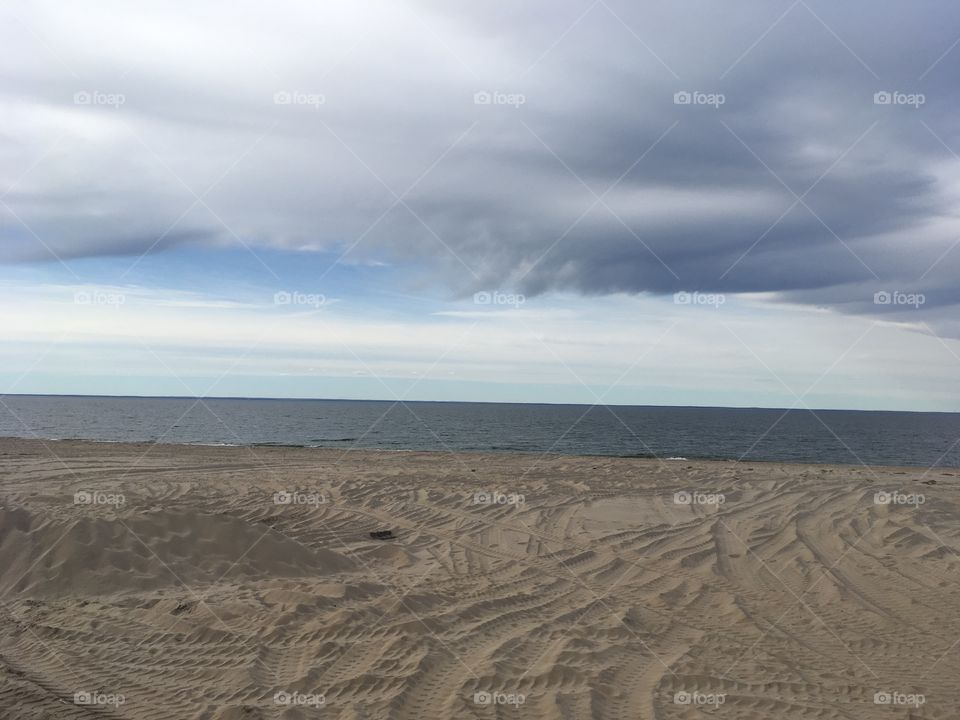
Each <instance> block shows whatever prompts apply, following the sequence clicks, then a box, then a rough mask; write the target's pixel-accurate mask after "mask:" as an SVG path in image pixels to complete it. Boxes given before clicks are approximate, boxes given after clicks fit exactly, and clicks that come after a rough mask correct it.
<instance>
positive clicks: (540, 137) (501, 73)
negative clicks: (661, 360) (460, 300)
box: [0, 0, 960, 327]
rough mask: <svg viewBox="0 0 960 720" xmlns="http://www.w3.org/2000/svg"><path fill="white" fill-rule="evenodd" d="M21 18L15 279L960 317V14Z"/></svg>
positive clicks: (586, 7) (53, 14) (402, 10)
mask: <svg viewBox="0 0 960 720" xmlns="http://www.w3.org/2000/svg"><path fill="white" fill-rule="evenodd" d="M10 12H11V13H14V15H15V16H14V17H11V18H8V19H10V22H9V23H5V28H6V29H5V30H4V31H3V32H4V35H5V37H4V40H5V46H6V47H7V48H8V53H9V54H10V55H11V56H12V57H14V58H16V62H14V63H11V64H10V66H9V67H7V68H6V69H5V70H4V71H3V75H2V84H0V88H2V93H3V95H2V102H3V103H4V104H5V105H6V106H7V109H8V110H9V111H10V112H9V114H7V115H5V117H7V118H9V120H5V121H4V127H3V133H2V137H0V152H2V155H3V159H4V175H3V179H4V180H5V182H6V185H7V186H12V187H11V189H10V190H9V192H8V194H7V195H6V196H5V198H4V202H5V203H6V204H7V206H8V207H9V210H8V209H7V208H4V207H3V206H0V212H3V213H4V224H3V233H4V234H3V239H2V242H3V246H4V247H3V257H4V258H7V259H12V260H24V259H48V258H49V257H50V253H51V252H52V253H56V254H58V255H60V256H61V257H63V258H70V257H76V256H83V255H96V254H124V253H126V254H130V255H139V254H141V253H143V252H155V251H159V250H163V249H166V248H168V247H170V246H171V245H175V244H183V243H210V242H239V241H243V242H245V243H249V244H251V245H254V246H259V245H264V246H280V247H292V248H315V249H318V250H319V249H331V248H332V249H338V250H341V251H345V252H347V253H348V257H350V258H354V259H362V258H367V257H372V258H380V257H385V256H388V257H390V258H391V259H393V260H397V261H400V262H403V263H408V264H409V265H410V266H411V267H414V268H419V269H421V270H422V271H423V272H424V273H425V274H429V275H430V277H432V278H434V279H435V280H436V279H438V278H439V280H438V281H439V282H442V283H444V284H445V285H446V286H448V287H450V288H451V291H453V292H472V291H473V290H474V289H478V288H489V287H493V286H497V287H503V288H515V289H518V290H520V291H522V292H526V293H528V294H534V293H540V292H547V291H551V290H575V291H577V292H581V293H584V294H603V293H612V292H645V291H650V292H657V293H669V292H674V291H677V290H681V289H699V290H704V291H722V292H767V293H774V294H777V295H779V296H780V297H782V298H784V299H787V300H793V301H798V302H803V303H810V304H815V305H824V306H828V307H833V308H838V309H841V310H844V311H849V312H867V313H878V314H883V313H886V314H889V313H905V310H904V309H902V308H899V307H896V306H884V305H882V304H875V303H874V302H873V301H872V298H873V294H874V293H875V292H881V291H884V290H891V291H892V290H902V291H904V292H907V291H915V292H920V291H922V290H924V289H925V290H926V303H925V305H924V307H923V308H922V310H921V312H922V313H925V314H926V315H925V317H929V318H931V320H932V321H934V322H936V323H937V324H938V327H946V322H945V318H946V312H945V311H944V310H942V309H943V308H947V307H949V306H950V305H953V304H955V303H956V302H957V300H958V292H960V290H958V286H957V283H956V282H955V278H956V277H957V270H958V259H957V252H960V251H956V252H952V251H950V250H949V249H950V247H951V246H952V244H953V243H954V242H955V241H956V239H957V238H958V237H960V223H958V222H957V220H956V211H955V208H956V207H957V195H958V191H960V172H958V168H960V160H958V159H957V157H956V156H954V155H953V152H952V150H951V149H950V148H953V149H957V148H960V135H958V131H957V129H956V126H955V124H954V123H953V122H952V118H953V117H955V115H956V111H957V110H958V109H960V108H958V105H960V103H958V97H957V92H956V90H955V87H954V86H953V82H952V80H953V77H954V74H955V73H954V72H953V69H954V68H955V67H956V62H957V61H958V60H960V48H958V49H956V50H955V51H952V52H947V51H948V50H949V48H950V47H951V45H952V43H954V41H955V40H956V39H957V37H958V36H960V8H958V7H956V6H955V5H954V4H951V3H947V2H934V3H928V4H924V5H923V6H907V5H902V4H897V5H888V6H878V5H877V4H876V3H868V2H853V3H844V4H842V5H837V4H835V3H826V2H822V1H813V0H811V1H810V2H806V3H804V2H801V3H794V4H792V5H791V4H790V3H786V2H784V3H770V2H765V1H764V2H760V1H759V0H757V1H756V2H746V3H738V4H736V5H733V6H731V5H730V4H726V3H717V2H712V3H683V4H678V3H667V2H663V3H652V4H651V3H644V4H643V5H642V6H635V4H633V3H620V2H609V3H606V4H605V3H598V4H595V5H590V4H589V3H570V2H563V3H543V4H536V3H535V4H532V5H531V4H522V5H518V4H516V3H485V4H482V5H475V6H470V7H469V8H465V9H464V8H460V9H457V10H456V11H454V10H452V9H451V8H450V6H449V5H447V4H445V3H442V4H441V3H434V2H421V3H416V4H394V5H391V6H389V7H386V6H382V5H375V4H366V3H360V4H357V5H354V6H352V7H350V8H338V9H328V10H321V9H317V10H315V11H311V13H308V14H304V10H303V9H302V8H298V7H293V6H291V7H284V6H282V5H281V6H279V7H277V8H273V9H271V11H270V13H269V15H267V14H264V11H263V10H262V9H258V7H257V6H253V5H251V6H249V7H247V6H244V5H243V4H240V5H238V6H237V8H236V12H233V11H231V13H230V15H229V17H225V18H221V17H219V15H218V13H217V8H216V6H214V5H210V6H208V5H206V4H204V3H200V4H199V5H197V6H196V7H194V8H192V9H191V10H190V11H189V13H187V12H186V11H184V13H185V14H183V15H175V14H172V13H171V11H169V10H168V9H166V8H164V7H163V6H146V7H145V8H138V9H136V14H134V12H135V11H134V10H131V9H123V8H119V9H118V8H114V9H113V10H112V11H110V12H109V13H108V12H106V11H104V12H103V13H100V14H98V13H84V14H81V15H76V16H70V14H69V13H67V12H66V11H64V10H63V9H62V8H60V7H58V6H55V5H53V4H51V5H47V6H45V5H44V4H42V3H41V4H38V5H35V6H31V8H30V9H28V8H26V7H20V8H18V9H16V8H15V9H14V10H11V11H10ZM127 13H129V14H127ZM313 13H315V14H313ZM212 18H218V21H219V24H217V25H216V26H214V25H211V24H210V23H211V21H212ZM76 25H79V27H75V26H76ZM22 27H29V28H31V29H32V31H33V32H32V33H24V32H23V31H22ZM17 28H21V29H20V30H17ZM154 28H159V30H154ZM176 28H179V31H178V32H174V29H176ZM164 29H166V30H167V31H168V35H164V34H163V32H164ZM41 41H42V42H41ZM945 52H947V54H946V55H944V53H945ZM941 56H942V57H941ZM82 91H92V92H96V91H99V92H101V93H105V94H106V93H115V94H120V95H122V96H123V102H122V103H116V104H115V105H113V106H111V105H109V104H108V103H106V102H104V103H97V102H93V103H90V104H82V103H81V104H76V101H75V94H76V93H77V92H82ZM684 91H686V92H691V93H693V92H700V93H704V94H705V95H704V96H699V97H702V98H703V99H705V100H706V101H708V102H709V100H710V97H709V96H711V95H712V96H714V99H717V97H718V96H720V95H722V99H723V102H722V104H720V103H719V102H717V103H716V104H715V105H710V104H695V103H692V104H676V102H675V93H678V92H684ZM882 91H888V92H899V93H903V94H904V95H903V97H901V96H897V97H896V98H895V99H894V101H893V102H892V103H891V104H882V103H881V104H877V103H875V93H878V92H882ZM277 93H281V95H279V96H277ZM284 93H286V95H284ZM475 93H488V95H480V96H479V98H480V100H481V101H483V100H484V99H487V98H489V99H490V100H491V102H490V103H489V104H475ZM496 93H499V94H496ZM490 94H492V95H490ZM917 94H922V100H923V102H922V104H921V103H920V102H919V101H918V100H917V98H913V100H914V101H915V102H913V103H912V104H910V103H911V99H910V97H909V96H911V95H917ZM276 97H279V104H278V103H277V102H276V101H275V98H276ZM881 99H882V98H881ZM287 101H288V102H287ZM521 101H522V102H521ZM51 148H52V149H51ZM38 158H41V159H42V160H40V161H38ZM798 196H799V199H798ZM198 197H199V200H198ZM14 213H15V214H14ZM27 228H29V230H28V229H27ZM34 233H35V234H36V235H37V236H40V237H41V238H43V241H44V242H43V243H42V244H39V243H38V242H37V241H36V238H35V237H34ZM904 316H905V317H909V315H904Z"/></svg>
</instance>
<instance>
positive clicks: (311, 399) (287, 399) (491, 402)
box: [0, 393, 960, 416]
mask: <svg viewBox="0 0 960 720" xmlns="http://www.w3.org/2000/svg"><path fill="white" fill-rule="evenodd" d="M7 397H12V398H17V397H31V398H89V399H103V400H192V401H205V400H237V401H249V402H261V401H263V402H305V403H307V402H351V403H396V404H406V405H506V406H509V405H519V406H523V407H558V408H560V407H574V408H581V407H582V408H592V407H612V408H638V409H662V410H667V409H681V410H686V409H689V410H734V411H736V410H744V411H749V410H774V411H776V410H779V411H782V412H798V413H805V412H813V413H849V412H857V413H888V414H907V413H909V414H916V415H951V416H953V415H960V410H889V409H876V408H808V407H790V408H786V407H780V406H775V405H645V404H640V405H635V404H626V403H607V402H605V403H550V402H517V401H512V400H407V399H399V400H398V399H396V398H326V397H272V396H266V395H264V396H257V395H254V396H245V395H200V396H198V395H96V394H94V395H88V394H84V393H0V400H3V399H4V398H7Z"/></svg>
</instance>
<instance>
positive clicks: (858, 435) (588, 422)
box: [0, 395, 960, 467]
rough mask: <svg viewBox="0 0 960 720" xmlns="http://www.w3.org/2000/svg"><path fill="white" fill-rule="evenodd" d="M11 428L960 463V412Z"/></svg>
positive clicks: (317, 413) (17, 417) (517, 410)
mask: <svg viewBox="0 0 960 720" xmlns="http://www.w3.org/2000/svg"><path fill="white" fill-rule="evenodd" d="M0 436H8V437H9V436H14V437H26V438H30V437H40V438H44V439H51V440H60V439H84V440H98V441H109V442H122V441H131V442H162V443H188V444H195V443H196V444H224V445H281V446H282V445H291V446H306V447H333V448H343V449H349V448H376V449H385V450H433V451H441V452H444V451H446V452H461V451H487V452H522V453H555V454H566V455H613V456H621V457H660V458H664V459H666V458H688V459H693V458H711V459H733V460H738V459H744V460H771V461H775V460H779V461H788V462H804V463H843V464H854V465H859V464H867V465H915V466H935V465H940V466H948V467H960V414H956V413H910V412H864V411H852V410H817V411H809V410H789V411H788V410H776V409H757V408H710V407H654V406H609V407H607V406H595V407H590V406H585V405H535V404H509V403H462V402H403V403H395V402H392V401H372V400H371V401H367V400H267V399H263V400H261V399H241V398H235V399H234V398H215V399H211V398H208V399H204V400H202V401H199V400H196V399H193V398H140V397H85V396H50V395H3V396H0Z"/></svg>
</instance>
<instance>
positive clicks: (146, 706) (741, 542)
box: [0, 440, 960, 720]
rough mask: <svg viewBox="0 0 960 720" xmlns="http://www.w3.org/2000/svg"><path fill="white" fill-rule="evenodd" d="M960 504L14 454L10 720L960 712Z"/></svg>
mask: <svg viewBox="0 0 960 720" xmlns="http://www.w3.org/2000/svg"><path fill="white" fill-rule="evenodd" d="M958 490H960V473H958V472H957V471H956V470H951V469H935V470H930V471H926V472H925V471H924V470H923V469H906V468H872V469H870V468H864V467H855V466H849V467H843V466H826V465H823V466H816V465H787V464H776V463H733V462H690V461H684V460H671V461H657V460H634V459H613V458H594V457H581V458H571V457H547V458H543V457H539V456H535V455H526V456H523V455H481V454H458V455H448V454H442V453H438V454H431V453H413V452H410V453H408V452H394V453H391V452H367V451H363V452H360V451H355V452H353V451H351V452H344V451H338V450H309V449H297V448H253V449H251V448H226V447H197V446H194V447H183V446H169V445H153V446H151V445H124V444H93V443H81V442H50V443H43V442H39V441H26V440H0V618H2V620H0V717H3V718H137V719H147V720H149V719H159V718H176V719H184V718H218V719H226V718H309V717H323V718H352V719H353V718H355V719H360V718H371V719H373V718H398V719H401V720H402V719H416V720H429V719H431V718H444V719H446V718H494V717H498V718H508V717H510V718H514V717H515V718H629V719H634V720H635V719H637V718H644V719H645V718H704V717H716V718H888V717H889V718H907V717H915V718H956V717H958V716H960V709H958V708H960V645H958V643H960V612H958V611H960V556H958V550H957V548H960V522H958V520H960V492H958ZM878 492H880V493H887V494H886V495H884V494H881V495H880V496H879V498H878V497H877V493H878ZM278 493H280V494H279V495H278ZM677 493H680V495H677ZM878 500H879V502H878ZM688 501H689V502H688ZM884 501H887V502H884ZM378 529H391V530H393V532H394V534H395V536H396V538H395V539H393V540H374V539H371V538H370V536H369V532H370V531H373V530H378Z"/></svg>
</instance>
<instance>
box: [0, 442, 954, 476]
mask: <svg viewBox="0 0 960 720" xmlns="http://www.w3.org/2000/svg"><path fill="white" fill-rule="evenodd" d="M6 443H36V444H38V445H43V444H50V443H57V444H77V445H81V446H82V445H94V446H96V445H103V446H114V447H121V448H122V447H129V448H139V449H143V448H149V447H152V446H158V447H163V448H206V449H210V450H218V449H219V450H231V449H248V450H250V451H268V452H269V451H303V452H317V453H336V454H345V453H370V454H383V455H425V456H428V457H429V456H437V457H449V456H451V455H454V456H463V457H479V458H483V457H489V458H510V457H516V458H530V457H539V458H543V459H548V458H550V459H561V458H571V459H596V460H621V461H628V462H629V461H632V462H641V463H642V462H649V463H663V464H672V463H681V462H688V463H703V464H717V465H724V466H729V465H754V464H756V465H762V466H763V465H785V466H789V467H808V468H836V469H844V468H847V469H865V470H898V471H905V472H917V471H922V470H926V471H928V472H934V471H945V474H948V475H952V476H957V477H960V467H955V466H952V465H880V464H878V465H870V464H866V463H831V462H823V463H819V462H795V461H787V460H777V459H765V458H764V459H762V458H751V459H738V458H732V457H731V458H720V457H658V456H655V455H588V454H570V453H558V452H539V451H534V450H531V451H517V450H502V451H501V450H421V449H417V448H368V447H343V448H340V447H332V446H328V445H294V444H290V445H283V444H277V443H259V444H258V443H246V444H241V443H234V444H230V443H200V442H196V443H180V442H165V441H162V440H161V441H149V440H136V441H129V440H91V439H87V438H38V437H30V438H25V437H21V436H18V435H0V447H2V445H4V444H6Z"/></svg>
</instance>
